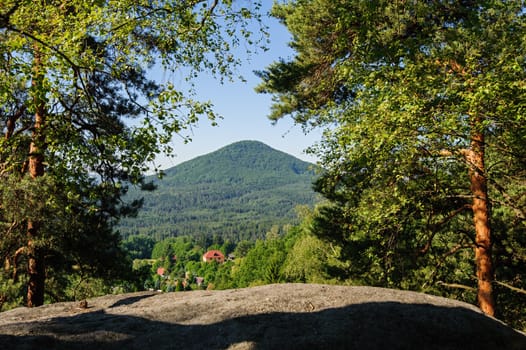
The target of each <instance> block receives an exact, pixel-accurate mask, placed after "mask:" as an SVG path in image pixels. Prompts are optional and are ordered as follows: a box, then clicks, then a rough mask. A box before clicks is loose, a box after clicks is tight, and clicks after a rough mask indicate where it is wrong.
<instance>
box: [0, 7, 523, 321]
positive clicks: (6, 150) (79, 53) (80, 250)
mask: <svg viewBox="0 0 526 350" xmlns="http://www.w3.org/2000/svg"><path fill="white" fill-rule="evenodd" d="M261 8H262V4H261V2H260V1H244V0H233V1H222V0H191V1H175V0H163V1H156V0H112V1H103V0H94V1H85V0H71V1H63V0H43V1H19V0H4V1H2V2H1V3H0V123H1V131H2V137H1V138H0V259H1V261H2V266H3V268H2V269H0V310H5V309H7V308H12V307H16V306H20V305H26V306H28V307H37V306H41V305H43V304H44V303H50V302H58V301H64V300H79V299H82V298H87V297H90V296H93V295H99V294H103V293H120V292H128V291H134V290H141V289H144V288H151V289H161V290H165V291H172V290H181V289H189V288H198V287H199V288H204V287H206V288H238V287H244V286H251V285H256V284H262V283H274V282H304V283H342V284H352V285H371V286H379V287H386V288H397V289H404V290H414V291H418V292H425V293H431V294H436V295H441V296H445V297H448V298H455V299H459V300H463V301H467V302H470V303H473V304H476V305H478V307H479V308H480V309H481V310H482V311H483V312H484V313H485V314H487V315H490V316H496V317H497V318H499V319H502V320H503V321H505V322H507V323H508V324H510V325H512V326H513V327H516V328H518V329H522V330H526V317H525V314H524V310H526V288H525V287H524V281H525V279H526V147H524V145H525V144H526V122H525V121H526V117H525V116H526V114H525V111H526V11H525V7H524V2H523V1H520V0H510V1H489V0H482V1H441V0H436V1H391V0H389V1H387V0H378V1H361V0H340V1H331V0H289V1H280V2H275V3H274V5H273V6H272V10H271V11H270V13H269V15H270V16H271V17H272V18H274V19H276V20H278V21H279V22H281V24H282V25H284V26H285V27H286V28H287V30H288V32H289V33H290V38H289V40H290V42H289V43H288V44H289V47H290V48H291V50H293V52H294V53H293V54H292V55H290V56H288V57H284V58H281V59H279V60H277V61H275V62H273V63H271V64H270V65H269V66H267V67H266V68H265V69H263V70H260V71H256V72H255V73H256V75H257V77H258V78H259V79H260V84H259V85H258V86H256V87H255V89H256V91H257V92H258V93H261V94H268V95H269V97H271V106H270V115H269V116H268V117H269V119H270V120H269V122H277V121H279V120H281V119H283V118H291V119H292V120H293V122H294V123H295V124H296V125H298V126H300V127H301V128H302V130H304V131H305V132H309V131H313V130H321V132H322V135H323V136H322V139H321V141H320V142H319V143H317V144H315V145H312V147H311V148H310V152H312V153H314V154H315V155H316V156H317V157H318V159H319V162H318V164H317V165H316V166H317V168H318V170H319V169H323V171H321V172H318V173H317V176H316V178H314V180H313V182H314V183H313V188H314V190H315V192H316V193H317V194H318V195H319V196H321V197H322V198H323V200H320V201H318V200H317V199H316V201H315V202H314V203H312V202H310V201H311V200H312V199H313V198H316V195H313V194H312V192H310V187H309V190H308V191H307V189H306V187H304V186H305V182H301V184H300V182H287V181H288V180H287V179H290V177H289V175H290V176H292V177H294V178H297V176H299V177H303V181H305V180H306V178H309V179H311V180H312V173H310V172H309V171H307V170H306V168H304V164H301V163H297V164H295V165H293V166H290V162H289V163H287V162H284V163H281V164H288V165H287V166H286V169H287V172H286V173H283V171H284V169H285V168H282V169H277V171H278V173H280V172H281V173H282V174H281V175H280V176H278V177H275V178H265V177H262V176H261V174H263V173H264V168H265V166H267V165H268V164H269V163H268V162H267V161H265V159H264V157H263V158H261V159H257V158H256V160H252V161H251V162H252V164H251V165H252V166H253V169H254V171H253V172H250V171H248V170H247V171H245V175H246V176H247V178H251V179H253V180H254V182H253V183H251V184H250V185H251V187H252V188H257V187H258V186H260V185H261V186H263V185H265V186H266V185H269V184H270V185H272V186H271V189H270V192H269V193H272V195H271V196H270V198H271V202H270V204H268V202H267V204H268V205H269V207H268V210H267V213H269V212H271V211H276V210H278V211H283V212H285V215H284V216H283V217H281V218H280V220H279V221H276V222H274V221H272V222H271V221H270V220H268V218H269V215H268V214H267V215H264V216H263V217H260V218H257V219H256V221H257V220H260V221H259V222H258V223H257V224H255V225H256V226H257V227H256V226H254V227H251V226H250V225H249V226H247V227H242V226H240V224H239V222H242V221H244V220H245V219H246V216H245V215H246V214H248V213H250V212H251V207H250V205H248V204H247V205H245V204H246V203H248V202H249V200H250V202H251V203H254V205H256V206H262V205H263V204H262V203H263V202H260V201H259V200H260V199H262V198H265V199H266V197H267V195H266V194H256V195H255V197H250V196H249V195H248V194H247V197H244V195H245V192H242V191H244V190H245V189H243V186H240V185H239V184H238V183H237V182H236V181H237V180H238V179H237V178H235V177H232V176H226V175H225V176H223V179H224V180H225V182H224V183H223V186H222V187H219V188H212V187H210V186H208V187H207V185H206V184H207V181H208V180H209V176H210V173H208V172H207V171H206V167H205V166H204V165H203V163H200V162H202V161H206V158H202V159H201V160H200V161H198V162H196V163H193V164H194V165H195V166H196V169H190V168H188V164H187V167H181V168H179V169H178V170H174V174H170V173H169V172H167V173H166V174H163V171H161V169H159V168H158V166H156V164H155V159H156V157H157V156H158V155H159V154H167V155H170V154H173V153H174V149H173V144H172V143H171V141H172V139H173V138H174V137H182V138H183V139H184V140H186V141H190V140H191V133H192V131H193V128H194V127H195V126H196V125H197V123H198V121H199V120H205V121H208V122H210V123H212V124H216V123H220V121H221V116H220V115H219V114H218V113H217V112H216V111H215V110H214V107H213V104H212V102H210V101H199V100H198V99H196V90H198V89H199V86H198V85H197V84H195V81H194V80H193V79H194V78H195V77H197V76H198V75H199V74H207V75H209V76H212V77H215V78H217V79H218V80H220V81H232V80H236V79H241V80H242V78H240V77H239V76H238V75H237V73H236V67H239V65H240V64H241V58H240V57H239V56H238V54H239V52H240V50H241V51H244V52H245V51H246V53H247V54H249V55H250V54H252V55H254V54H257V52H261V51H263V52H264V51H265V50H267V49H268V44H269V38H268V34H269V33H268V32H269V30H268V29H269V28H268V27H267V24H266V23H265V19H267V18H268V17H266V16H267V14H264V13H262V11H261ZM35 14H39V15H38V16H35ZM153 68H158V69H163V70H164V71H165V72H167V76H170V75H171V74H173V75H177V76H179V75H181V74H183V75H184V77H183V78H182V80H183V81H186V82H188V85H184V86H182V85H181V84H174V83H173V82H172V81H169V80H168V81H154V80H152V79H151V76H150V75H149V70H151V69H153ZM238 146H242V147H241V148H239V149H244V151H243V152H245V151H246V150H247V147H248V148H250V147H255V148H256V149H257V152H256V153H258V154H260V153H261V154H267V153H265V152H264V150H263V149H262V148H261V145H256V144H253V143H251V144H243V145H238ZM243 147H244V148H243ZM239 149H238V150H239ZM223 155H224V154H223ZM224 156H225V157H224V158H223V160H222V161H221V163H222V166H223V170H224V169H226V167H228V166H230V165H229V164H231V163H229V160H228V155H224ZM238 159H239V160H241V159H242V157H241V154H238V156H237V158H236V161H237V160H238ZM220 165H221V164H220ZM152 171H153V172H154V173H155V175H156V177H158V178H162V177H163V175H164V176H165V177H166V179H167V180H168V181H167V183H169V181H170V178H171V179H177V172H179V171H180V172H181V173H183V175H184V173H185V172H187V176H192V177H195V178H197V179H198V180H200V181H201V182H200V186H201V187H200V188H198V190H195V189H188V187H187V188H185V185H184V184H183V183H180V182H179V183H177V182H176V180H174V183H173V184H172V185H173V186H175V187H179V188H180V189H181V190H185V191H187V192H197V193H198V194H199V196H197V197H195V202H196V203H197V204H199V205H200V209H198V210H197V211H195V212H194V213H191V212H184V211H183V210H182V204H186V203H187V202H191V201H192V200H194V199H190V198H189V197H187V196H186V195H185V193H184V192H179V193H177V194H175V197H176V198H175V200H174V201H173V202H172V203H173V204H171V205H170V206H166V207H165V208H163V209H161V208H159V207H158V208H156V209H152V208H153V207H152V208H148V206H151V205H150V204H149V203H148V202H147V201H146V200H145V199H143V198H142V197H145V196H146V195H145V196H142V195H137V193H136V192H135V191H138V189H141V190H144V191H152V190H153V192H152V195H153V196H156V195H157V196H158V197H157V199H156V200H157V201H160V202H164V201H166V200H167V199H168V197H173V196H174V194H173V193H168V192H163V188H162V185H161V182H159V183H156V182H155V181H153V178H149V177H147V176H146V174H147V173H149V172H152ZM217 171H218V172H219V173H220V172H221V171H222V170H221V167H219V168H217ZM285 174H287V175H285ZM171 175H173V177H172V176H171ZM282 179H283V181H284V182H281V180H282ZM258 181H261V182H260V183H258ZM248 182H250V181H248ZM233 185H235V186H233ZM156 186H157V187H158V189H159V190H160V191H159V192H157V194H155V193H156V192H155V191H154V189H155V187H156ZM227 187H230V188H231V189H232V188H233V190H234V192H235V191H239V192H240V193H238V194H239V195H241V196H240V197H237V198H241V199H239V202H237V203H235V205H236V206H237V208H238V210H239V213H238V215H235V217H234V218H233V219H236V220H237V224H232V225H233V228H232V230H231V232H226V237H221V236H220V235H219V234H218V233H217V231H216V229H217V227H215V226H214V225H215V224H216V223H217V222H219V223H221V224H224V222H225V219H226V218H221V219H217V216H221V215H224V212H222V211H221V210H222V208H221V207H222V206H224V207H225V208H226V207H228V206H229V205H231V204H232V203H229V202H228V201H227V199H228V198H226V197H229V196H230V195H228V194H227V191H226V188H227ZM289 191H293V192H289ZM134 192H135V194H134ZM280 196H281V197H280ZM248 197H250V198H248ZM286 197H294V198H295V200H298V201H300V202H307V203H305V204H309V206H307V207H298V208H296V209H293V208H291V203H290V201H286V200H283V198H286ZM232 198H233V197H232ZM277 198H281V199H277ZM244 199H246V200H247V202H246V203H245V202H244ZM215 200H219V202H217V201H216V202H215V203H216V204H212V203H214V201H215ZM217 203H221V205H218V204H217ZM211 204H212V205H211ZM267 204H265V205H267ZM232 205H233V204H232ZM239 205H241V207H239ZM207 206H209V207H207ZM141 207H143V208H144V209H145V211H144V213H148V211H147V209H151V210H152V211H151V212H150V213H153V214H150V216H149V217H148V215H145V216H143V217H141V216H140V215H141V214H140V211H141ZM285 207H286V210H285ZM292 207H293V206H292ZM163 210H164V211H167V212H169V214H170V215H169V216H168V217H169V218H170V219H168V220H166V221H164V222H162V225H161V226H162V228H160V229H159V231H158V232H149V231H148V230H147V229H145V228H144V227H145V226H142V225H143V224H145V223H147V222H148V221H150V222H151V220H155V217H157V216H159V217H161V212H162V211H163ZM294 210H296V212H297V213H298V214H297V215H298V216H297V217H294V216H293V215H292V213H293V212H294ZM172 213H173V215H172ZM134 217H135V218H136V219H137V221H136V223H137V224H132V222H133V221H132V220H133V218H134ZM198 219H199V220H198ZM201 219H202V220H201ZM163 220H164V219H163ZM281 220H286V221H281ZM192 221H194V222H195V221H201V222H202V223H201V224H198V225H197V226H189V225H188V224H187V223H188V222H192ZM214 221H216V223H214ZM119 225H121V226H119ZM134 225H135V226H134ZM199 225H201V226H199ZM251 225H254V224H251ZM119 230H122V231H123V234H122V235H121V233H120V231H119ZM195 230H199V231H200V232H206V234H203V235H200V234H199V232H197V235H196V232H195ZM214 233H216V234H214ZM87 248H89V249H87ZM213 248H215V249H217V250H221V251H222V252H223V253H224V254H226V255H227V256H229V254H231V257H232V259H231V260H227V261H226V262H225V263H222V264H215V263H205V262H201V260H200V257H201V256H202V254H203V253H204V252H206V251H207V250H208V249H213ZM134 260H135V261H134ZM159 268H162V270H158V269H159ZM159 272H163V273H159ZM194 277H201V278H202V279H203V280H202V281H201V280H200V281H201V282H202V284H201V285H199V286H198V285H197V283H196V284H195V285H193V283H194V281H197V280H196V279H195V278H194ZM185 281H186V282H185ZM183 282H185V283H184V284H183ZM183 287H184V288H183Z"/></svg>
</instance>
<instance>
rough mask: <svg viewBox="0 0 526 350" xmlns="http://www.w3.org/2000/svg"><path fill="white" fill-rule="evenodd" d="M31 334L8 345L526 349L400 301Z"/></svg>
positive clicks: (103, 317) (118, 319)
mask: <svg viewBox="0 0 526 350" xmlns="http://www.w3.org/2000/svg"><path fill="white" fill-rule="evenodd" d="M239 311H240V312H242V310H239ZM1 332H2V329H1V328H0V333H1ZM31 334H32V335H31V336H27V335H24V336H5V335H4V336H2V335H0V344H2V345H3V346H4V347H5V348H6V349H35V348H39V349H97V350H101V349H112V350H115V349H127V350H131V349H141V350H144V349H156V350H159V349H227V348H235V349H241V348H245V349H331V350H334V349H367V350H375V349H382V350H383V349H390V350H393V349H432V350H433V349H441V350H444V349H462V350H466V349H477V350H484V349H488V350H490V349H491V350H493V349H510V350H512V349H513V350H515V349H516V350H519V349H526V336H525V335H524V334H522V333H520V332H517V331H514V330H513V329H511V328H509V327H507V326H506V325H504V324H503V323H501V322H499V321H497V320H495V319H492V318H490V317H486V316H484V315H482V314H480V313H477V312H475V311H472V310H469V309H464V308H450V307H438V306H433V305H424V304H403V303H396V302H375V303H363V304H353V305H349V306H345V307H341V308H333V309H326V310H321V311H317V312H309V313H292V312H290V313H289V312H278V313H267V314H256V315H246V316H240V317H235V318H230V319H226V320H223V321H220V322H216V323H212V324H177V323H169V322H161V321H155V320H149V319H146V318H141V317H134V316H127V315H112V314H107V313H105V312H103V311H97V312H91V313H89V312H88V313H83V314H78V315H75V316H71V317H60V318H55V319H52V320H51V321H46V322H35V323H34V325H33V329H32V330H31ZM36 345H39V346H36Z"/></svg>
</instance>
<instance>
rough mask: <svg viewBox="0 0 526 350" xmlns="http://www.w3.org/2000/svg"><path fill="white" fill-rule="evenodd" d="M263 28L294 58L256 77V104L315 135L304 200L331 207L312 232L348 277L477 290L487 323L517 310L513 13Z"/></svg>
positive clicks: (518, 102)
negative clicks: (277, 33)
mask: <svg viewBox="0 0 526 350" xmlns="http://www.w3.org/2000/svg"><path fill="white" fill-rule="evenodd" d="M272 13H273V15H274V16H275V17H276V18H278V19H280V20H281V21H282V23H283V24H285V25H286V26H287V28H288V30H289V31H290V33H291V34H292V41H291V43H290V46H291V47H292V48H293V49H294V50H295V51H296V55H295V56H294V57H292V58H290V59H288V60H285V59H283V60H281V61H278V62H275V63H274V64H272V65H270V66H269V67H268V68H267V69H266V70H265V71H262V72H259V73H258V74H259V76H260V77H261V79H262V83H261V85H260V86H259V87H258V91H260V92H262V93H270V94H272V95H273V99H274V105H273V108H272V113H271V116H270V117H271V119H273V120H278V119H279V118H282V117H284V116H292V118H294V120H295V121H296V122H298V123H301V124H304V125H306V126H307V127H312V126H327V128H326V132H325V136H324V139H323V141H322V142H321V143H320V144H319V145H318V147H317V151H318V154H319V157H320V158H321V163H322V166H324V167H325V168H326V170H327V173H326V174H325V175H324V176H323V177H322V178H321V179H320V180H319V181H318V182H317V189H318V191H320V192H321V193H323V194H324V195H325V197H326V198H328V199H329V200H330V201H331V205H327V206H325V207H324V208H323V209H322V210H321V215H320V217H319V220H317V224H316V225H317V228H316V230H315V233H316V234H318V235H319V236H320V237H323V238H324V239H326V240H328V241H330V242H333V243H335V244H339V245H341V246H342V247H343V249H344V254H345V255H346V259H347V260H348V261H349V263H350V267H349V269H348V270H347V273H348V274H349V276H351V277H353V278H354V279H355V280H359V281H362V282H365V283H369V284H377V285H383V286H393V287H402V288H411V289H416V290H424V291H433V292H436V293H442V294H447V295H450V296H455V297H459V298H463V299H466V300H468V301H473V299H472V298H474V295H473V293H472V291H473V290H476V294H477V300H478V304H479V305H480V307H481V308H482V310H484V312H486V313H488V314H492V315H493V314H494V313H495V312H497V314H505V313H507V312H510V314H508V316H511V315H512V313H513V312H516V311H511V310H512V309H513V310H517V308H515V307H512V308H508V306H509V305H510V304H512V303H517V304H520V305H523V306H524V305H526V300H524V296H523V294H522V293H523V292H524V289H523V287H524V285H523V281H524V280H525V277H526V269H525V268H524V266H526V265H525V262H526V254H525V250H524V249H525V248H524V247H525V243H526V241H525V237H526V220H525V218H526V149H525V147H524V145H525V141H526V123H525V114H524V110H525V106H526V59H525V53H526V41H525V38H526V35H525V34H526V20H525V15H526V13H525V11H524V1H359V0H356V1H354V0H342V1H330V0H296V1H287V2H284V3H278V4H275V5H274V8H273V12H272ZM470 261H472V262H473V263H470ZM520 290H522V291H520ZM495 301H496V303H495ZM496 305H497V306H496ZM496 310H497V311H496ZM511 317H513V316H511Z"/></svg>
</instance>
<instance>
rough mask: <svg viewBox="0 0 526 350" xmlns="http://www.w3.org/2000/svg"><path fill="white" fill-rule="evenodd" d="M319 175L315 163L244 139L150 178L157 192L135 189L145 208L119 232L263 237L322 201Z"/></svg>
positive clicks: (133, 193) (161, 236)
mask: <svg viewBox="0 0 526 350" xmlns="http://www.w3.org/2000/svg"><path fill="white" fill-rule="evenodd" d="M317 171H318V170H316V166H315V165H314V164H310V163H307V162H304V161H301V160H300V159H297V158H295V157H293V156H291V155H288V154H286V153H283V152H280V151H277V150H275V149H272V148H271V147H269V146H267V145H265V144H264V143H261V142H257V141H239V142H236V143H233V144H230V145H227V146H225V147H223V148H221V149H219V150H217V151H215V152H212V153H209V154H206V155H204V156H200V157H197V158H195V159H192V160H189V161H187V162H185V163H183V164H180V165H177V166H175V167H173V168H170V169H166V170H164V172H163V175H162V178H161V179H159V178H157V177H156V176H152V177H148V178H146V181H149V180H151V181H152V182H153V184H154V186H155V187H156V189H155V191H152V192H144V191H139V190H137V189H136V190H134V189H131V190H130V191H129V193H128V196H129V197H130V198H134V199H139V198H142V199H143V205H142V208H141V211H140V212H139V213H138V215H137V216H136V217H134V218H125V219H123V220H121V222H120V224H119V226H118V229H119V231H120V233H121V235H122V237H123V238H126V237H127V236H128V235H136V234H146V235H149V236H151V237H154V238H155V239H156V240H162V239H164V238H167V237H173V236H186V235H188V236H195V235H204V236H213V235H220V236H221V237H222V238H223V239H225V240H227V239H228V240H231V241H240V240H245V239H248V240H256V239H258V238H263V237H264V236H265V234H266V232H267V231H269V230H270V228H271V227H272V226H274V225H279V226H282V225H286V224H294V223H297V222H296V221H297V220H296V218H297V217H296V213H295V207H296V206H297V205H313V204H314V203H316V202H317V201H318V200H319V199H320V198H319V197H320V196H319V195H318V194H316V192H315V191H314V189H313V187H312V183H313V181H314V179H315V177H316V172H317Z"/></svg>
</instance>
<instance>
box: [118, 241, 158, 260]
mask: <svg viewBox="0 0 526 350" xmlns="http://www.w3.org/2000/svg"><path fill="white" fill-rule="evenodd" d="M154 245H155V241H154V239H153V238H152V237H149V236H146V235H133V236H129V237H128V238H126V239H125V240H124V241H123V242H122V246H123V248H124V250H126V252H127V253H128V254H129V256H130V257H131V258H132V259H148V258H150V257H151V256H152V250H153V247H154Z"/></svg>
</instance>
